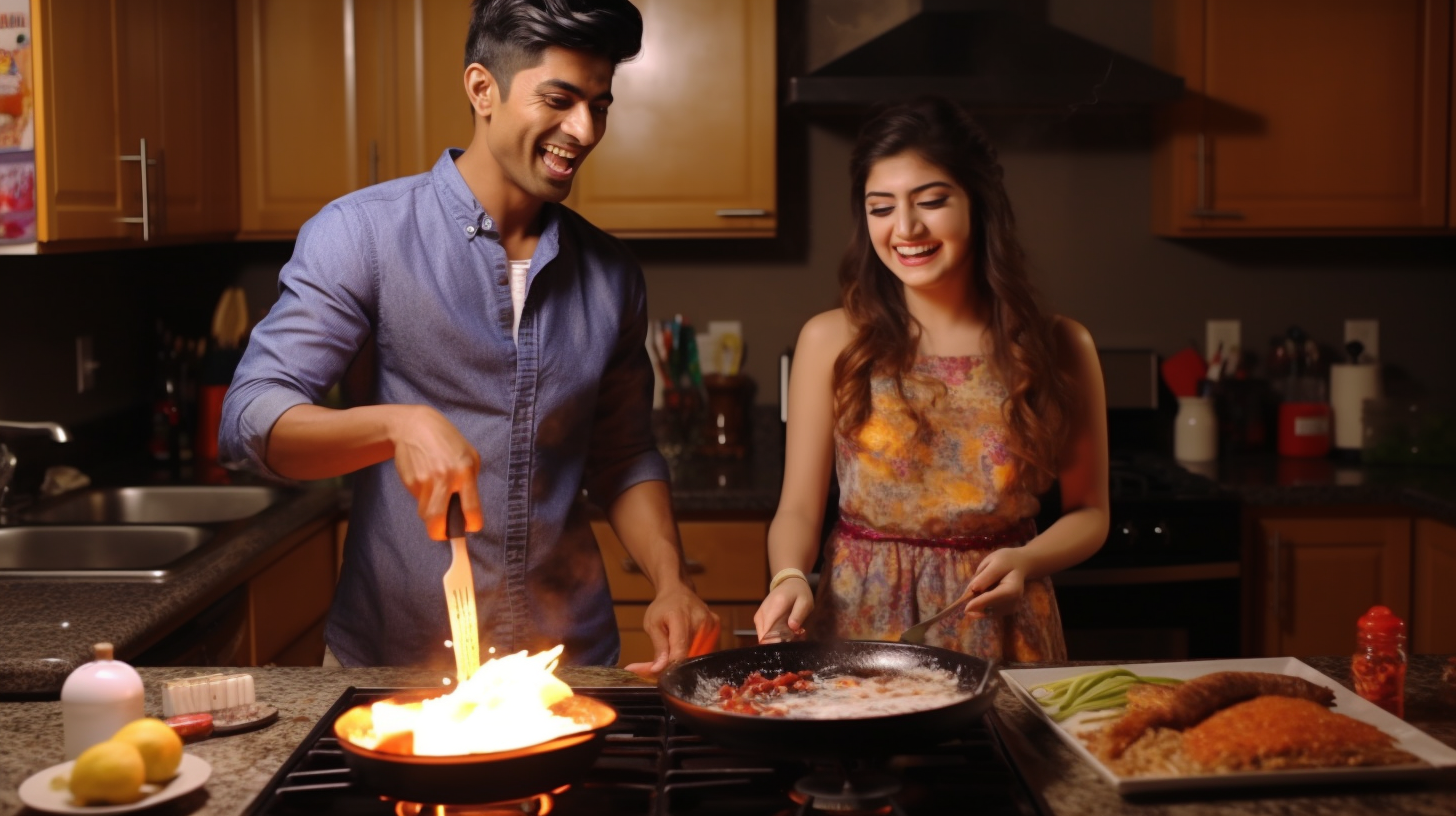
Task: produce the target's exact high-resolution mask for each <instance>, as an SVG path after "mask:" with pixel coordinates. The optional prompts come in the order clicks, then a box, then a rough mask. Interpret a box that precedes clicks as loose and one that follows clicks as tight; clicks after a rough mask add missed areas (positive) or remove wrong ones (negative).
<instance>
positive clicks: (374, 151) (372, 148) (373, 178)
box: [369, 139, 379, 185]
mask: <svg viewBox="0 0 1456 816" xmlns="http://www.w3.org/2000/svg"><path fill="white" fill-rule="evenodd" d="M369 183H370V185H374V184H378V183H379V142H377V141H375V140H373V139H370V140H369Z"/></svg>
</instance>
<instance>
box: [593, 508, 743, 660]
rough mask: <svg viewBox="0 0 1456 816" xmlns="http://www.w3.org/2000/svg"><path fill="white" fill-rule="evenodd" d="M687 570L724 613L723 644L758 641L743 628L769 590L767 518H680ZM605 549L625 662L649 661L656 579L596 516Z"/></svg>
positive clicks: (701, 592) (715, 608) (711, 604)
mask: <svg viewBox="0 0 1456 816" xmlns="http://www.w3.org/2000/svg"><path fill="white" fill-rule="evenodd" d="M678 531H679V533H680V535H681V537H682V545H683V554H684V556H685V558H686V561H687V567H688V572H689V574H690V575H691V577H692V579H693V583H694V585H695V586H696V587H697V591H698V595H699V596H700V597H702V599H703V600H705V601H707V602H708V606H709V607H710V608H712V609H713V611H715V612H717V613H718V615H719V617H720V618H721V619H722V630H721V634H720V636H719V648H725V649H727V648H734V647H736V646H743V645H749V644H751V643H754V642H757V638H756V637H748V636H745V635H743V634H740V633H741V632H744V631H746V630H750V629H752V628H753V613H754V611H756V610H757V609H758V604H759V602H760V601H762V600H763V596H764V595H765V594H767V592H768V550H767V543H768V522H767V521H764V520H751V521H684V522H680V523H679V524H678ZM592 533H593V534H594V535H595V536H596V539H597V545H598V546H599V547H600V548H601V551H602V560H603V561H604V562H605V564H606V568H607V582H608V584H610V585H611V589H612V601H613V602H614V604H615V610H616V614H617V628H618V631H619V632H620V634H621V637H622V657H621V661H620V663H621V665H624V666H625V665H627V664H628V663H637V662H642V661H651V660H652V659H653V652H652V641H651V638H650V637H648V635H647V633H646V631H644V630H643V629H642V618H643V615H645V614H646V612H647V604H648V603H649V602H651V600H652V598H653V588H652V582H650V581H648V580H647V577H646V576H645V575H643V574H642V573H641V571H640V570H639V569H638V568H637V567H636V565H635V564H634V563H632V561H631V558H630V556H628V555H627V550H626V548H625V547H623V546H622V542H621V541H620V540H619V539H618V538H617V535H616V533H614V532H613V531H612V527H611V525H610V524H608V523H607V522H605V521H594V522H592Z"/></svg>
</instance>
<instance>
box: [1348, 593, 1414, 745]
mask: <svg viewBox="0 0 1456 816" xmlns="http://www.w3.org/2000/svg"><path fill="white" fill-rule="evenodd" d="M1355 647H1356V648H1355V655H1354V657H1352V658H1351V659H1350V675H1351V677H1353V678H1354V680H1355V693H1356V694H1359V695H1360V696H1361V697H1364V698H1365V699H1366V700H1369V701H1370V702H1372V703H1374V704H1376V705H1378V706H1380V707H1381V708H1383V709H1385V710H1386V711H1389V712H1390V713H1392V714H1394V715H1395V716H1397V717H1401V718H1404V717H1405V666H1406V654H1405V621H1403V620H1401V619H1400V618H1398V617H1396V616H1395V613H1394V612H1391V611H1390V609H1389V608H1387V607H1384V606H1372V607H1370V611H1369V612H1366V613H1365V614H1364V615H1363V616H1361V618H1360V620H1359V621H1358V622H1357V623H1356V625H1355Z"/></svg>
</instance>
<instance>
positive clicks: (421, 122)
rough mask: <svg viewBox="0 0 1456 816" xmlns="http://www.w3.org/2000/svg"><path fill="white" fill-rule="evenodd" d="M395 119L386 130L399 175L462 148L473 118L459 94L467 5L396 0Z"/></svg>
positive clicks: (451, 0)
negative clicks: (397, 63) (397, 65)
mask: <svg viewBox="0 0 1456 816" xmlns="http://www.w3.org/2000/svg"><path fill="white" fill-rule="evenodd" d="M395 15H396V16H395V30H396V31H397V32H398V34H397V37H398V42H397V45H396V49H397V52H398V53H399V55H400V68H401V70H400V73H399V76H400V82H399V113H400V115H399V117H398V118H397V120H396V121H395V122H394V126H393V127H392V128H391V129H390V132H391V134H392V136H393V138H392V140H391V145H390V146H391V148H392V149H394V150H397V153H398V162H399V164H398V167H399V175H401V176H409V175H414V174H416V173H425V172H429V170H430V168H432V167H434V166H435V162H436V161H438V160H439V159H440V154H441V153H444V152H445V148H447V147H459V148H465V147H469V146H470V138H471V136H473V135H474V133H475V119H474V117H473V115H472V114H471V110H470V102H469V100H467V99H466V97H465V36H466V33H467V32H468V31H469V29H470V4H469V3H463V2H460V0H398V5H397V6H396V7H395Z"/></svg>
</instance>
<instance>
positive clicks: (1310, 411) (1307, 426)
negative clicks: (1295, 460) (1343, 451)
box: [1279, 402, 1330, 456]
mask: <svg viewBox="0 0 1456 816" xmlns="http://www.w3.org/2000/svg"><path fill="white" fill-rule="evenodd" d="M1329 452H1330V406H1329V403H1325V402H1282V403H1280V404H1279V455H1280V456H1325V455H1327V454H1328V453H1329Z"/></svg>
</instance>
